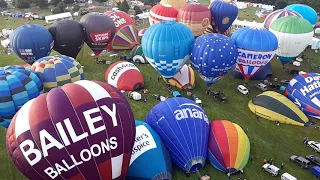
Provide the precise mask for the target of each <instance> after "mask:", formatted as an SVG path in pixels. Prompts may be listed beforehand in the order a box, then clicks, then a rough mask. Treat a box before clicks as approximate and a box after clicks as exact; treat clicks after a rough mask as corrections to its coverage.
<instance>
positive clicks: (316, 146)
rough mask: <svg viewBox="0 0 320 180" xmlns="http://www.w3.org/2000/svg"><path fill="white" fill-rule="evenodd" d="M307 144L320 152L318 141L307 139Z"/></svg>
mask: <svg viewBox="0 0 320 180" xmlns="http://www.w3.org/2000/svg"><path fill="white" fill-rule="evenodd" d="M308 146H309V147H311V148H312V149H313V150H314V151H315V152H320V143H319V142H315V141H308Z"/></svg>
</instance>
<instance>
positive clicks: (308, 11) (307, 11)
mask: <svg viewBox="0 0 320 180" xmlns="http://www.w3.org/2000/svg"><path fill="white" fill-rule="evenodd" d="M285 9H287V10H292V11H295V12H297V13H299V14H300V15H301V16H302V17H303V18H304V19H305V20H307V21H309V23H310V24H312V25H313V26H315V25H316V23H317V21H318V14H317V11H315V10H314V9H313V8H312V7H310V6H308V5H306V4H291V5H289V6H287V7H285Z"/></svg>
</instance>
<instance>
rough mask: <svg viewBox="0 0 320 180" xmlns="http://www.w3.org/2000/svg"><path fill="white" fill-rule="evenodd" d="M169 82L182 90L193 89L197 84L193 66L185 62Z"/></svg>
mask: <svg viewBox="0 0 320 180" xmlns="http://www.w3.org/2000/svg"><path fill="white" fill-rule="evenodd" d="M164 80H165V79H164ZM165 81H166V80H165ZM168 83H169V84H170V85H171V86H175V87H177V88H179V89H182V90H191V89H193V88H194V86H195V76H194V71H193V69H192V67H191V66H188V65H186V64H185V65H184V66H183V67H182V68H181V69H180V71H179V72H178V73H177V74H176V75H175V76H174V77H173V78H172V79H170V80H169V81H168Z"/></svg>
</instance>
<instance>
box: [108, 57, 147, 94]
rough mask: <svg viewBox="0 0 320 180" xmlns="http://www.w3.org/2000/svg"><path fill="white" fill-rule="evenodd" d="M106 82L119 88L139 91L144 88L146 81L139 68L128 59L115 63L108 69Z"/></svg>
mask: <svg viewBox="0 0 320 180" xmlns="http://www.w3.org/2000/svg"><path fill="white" fill-rule="evenodd" d="M105 79H106V82H107V83H108V84H111V85H113V86H114V87H116V88H118V89H119V90H124V91H137V90H139V89H143V88H144V81H143V77H142V74H141V72H140V71H139V69H138V68H137V67H136V66H135V65H134V64H132V63H130V62H127V61H118V62H115V63H113V64H112V65H111V66H110V67H109V68H108V69H107V71H106V76H105Z"/></svg>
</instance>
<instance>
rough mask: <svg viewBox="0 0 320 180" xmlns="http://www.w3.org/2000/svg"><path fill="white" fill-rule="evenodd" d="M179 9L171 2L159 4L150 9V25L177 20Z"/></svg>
mask: <svg viewBox="0 0 320 180" xmlns="http://www.w3.org/2000/svg"><path fill="white" fill-rule="evenodd" d="M177 16H178V10H177V9H176V8H175V7H172V6H171V5H169V4H157V5H155V6H153V7H152V8H151V9H150V12H149V23H150V26H152V25H153V24H156V23H159V22H161V21H165V20H166V21H176V20H177Z"/></svg>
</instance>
